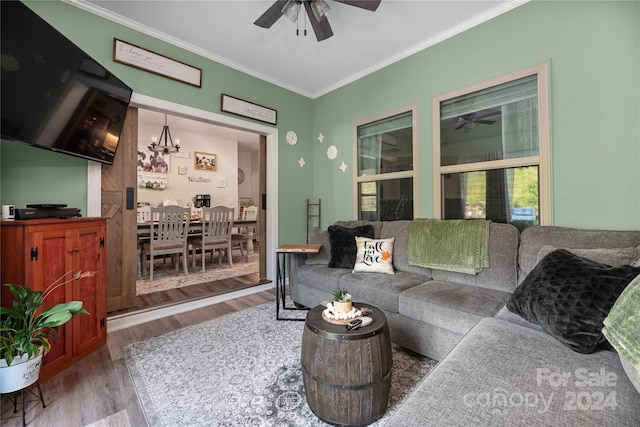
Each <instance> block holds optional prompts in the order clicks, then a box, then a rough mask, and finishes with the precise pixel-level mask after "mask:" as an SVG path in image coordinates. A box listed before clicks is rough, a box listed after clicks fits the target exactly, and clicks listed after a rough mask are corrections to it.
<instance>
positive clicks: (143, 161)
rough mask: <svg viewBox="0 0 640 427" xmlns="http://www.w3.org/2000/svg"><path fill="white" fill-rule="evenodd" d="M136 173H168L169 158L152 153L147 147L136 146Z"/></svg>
mask: <svg viewBox="0 0 640 427" xmlns="http://www.w3.org/2000/svg"><path fill="white" fill-rule="evenodd" d="M137 163H138V167H137V169H138V172H156V173H169V170H170V167H169V166H170V164H171V156H170V155H169V154H164V153H162V152H158V151H153V150H151V147H150V146H149V145H145V144H142V143H139V144H138V162H137Z"/></svg>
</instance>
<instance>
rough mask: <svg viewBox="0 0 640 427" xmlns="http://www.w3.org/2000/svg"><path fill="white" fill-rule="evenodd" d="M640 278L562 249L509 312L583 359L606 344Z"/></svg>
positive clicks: (525, 285)
mask: <svg viewBox="0 0 640 427" xmlns="http://www.w3.org/2000/svg"><path fill="white" fill-rule="evenodd" d="M639 273H640V269H639V268H635V267H632V266H630V265H623V266H619V267H611V266H608V265H606V264H600V263H597V262H595V261H591V260H588V259H586V258H582V257H579V256H577V255H575V254H572V253H571V252H569V251H567V250H564V249H558V250H557V251H554V252H551V253H549V254H548V255H547V256H545V257H544V258H543V259H542V260H541V261H540V263H538V265H536V266H535V267H534V269H533V270H531V273H529V275H527V277H526V278H525V279H524V280H523V281H522V283H521V284H520V285H519V286H518V287H517V288H516V290H515V291H514V292H513V294H512V295H511V297H510V298H509V301H508V302H507V308H508V309H509V310H511V311H512V312H514V313H516V314H519V315H521V316H522V317H524V318H525V319H527V320H528V321H529V322H532V323H536V324H538V325H540V326H541V327H542V328H543V329H544V330H545V331H546V332H547V333H549V334H550V335H552V336H553V337H555V338H556V339H557V340H559V341H560V342H562V343H563V344H564V345H566V346H567V347H569V348H571V349H573V350H575V351H577V352H579V353H591V352H592V351H593V350H594V349H595V348H596V346H597V345H598V344H599V343H600V342H602V341H604V337H603V336H602V326H603V320H604V318H605V317H606V316H607V314H608V313H609V310H610V309H611V307H612V306H613V303H614V302H615V301H616V298H618V295H620V293H621V292H622V291H623V290H624V288H625V287H626V286H627V285H628V284H629V282H630V281H631V280H632V279H633V278H634V277H636V276H637V275H638V274H639Z"/></svg>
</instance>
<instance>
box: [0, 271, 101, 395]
mask: <svg viewBox="0 0 640 427" xmlns="http://www.w3.org/2000/svg"><path fill="white" fill-rule="evenodd" d="M94 274H95V272H78V273H75V274H72V272H68V273H67V274H65V275H63V276H62V277H60V278H59V279H58V280H56V281H55V282H53V283H52V284H51V285H49V287H47V289H46V290H45V291H33V290H31V289H29V288H27V287H25V286H22V285H15V284H5V285H4V286H8V287H9V290H10V291H11V294H12V295H13V298H14V301H13V303H12V305H11V306H10V307H0V393H9V392H12V391H17V390H20V389H22V388H25V387H27V386H29V385H31V384H33V383H35V382H36V381H38V376H39V374H40V365H41V362H42V356H43V355H45V354H47V353H48V352H49V350H50V349H51V344H50V343H49V339H50V338H56V333H57V330H58V327H59V326H62V325H64V324H65V323H67V322H68V321H69V320H71V318H72V317H74V316H76V315H78V314H88V312H87V311H86V310H85V309H84V308H83V307H82V301H70V302H66V303H63V304H57V305H55V306H53V307H49V308H45V309H42V308H43V307H42V306H43V304H44V300H45V298H46V297H47V296H48V295H49V294H50V293H51V292H52V291H53V290H55V289H56V288H58V287H60V286H62V285H64V284H66V283H68V282H70V281H71V280H80V279H83V278H85V277H89V276H92V275H94Z"/></svg>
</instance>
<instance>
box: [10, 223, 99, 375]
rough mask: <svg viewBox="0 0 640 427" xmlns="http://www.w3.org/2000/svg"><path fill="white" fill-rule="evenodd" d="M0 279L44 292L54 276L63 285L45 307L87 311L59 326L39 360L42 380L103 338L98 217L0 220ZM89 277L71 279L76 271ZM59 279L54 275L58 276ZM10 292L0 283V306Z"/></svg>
mask: <svg viewBox="0 0 640 427" xmlns="http://www.w3.org/2000/svg"><path fill="white" fill-rule="evenodd" d="M0 229H1V230H2V236H1V240H0V243H1V248H0V250H1V258H2V262H1V263H2V270H1V280H2V283H17V284H22V285H25V286H27V287H29V288H31V289H34V290H45V289H46V288H47V287H49V285H50V284H52V283H54V282H56V281H57V280H59V281H60V282H63V281H64V280H67V279H72V280H70V281H69V282H68V283H66V284H64V285H63V286H60V287H59V288H57V289H55V290H54V291H53V292H51V294H50V295H49V296H47V298H46V300H45V307H49V306H52V305H55V304H59V303H62V302H67V301H74V300H76V301H82V303H83V305H84V307H85V309H86V310H87V311H88V312H89V315H82V314H81V315H78V316H76V317H74V318H73V319H72V320H71V321H70V322H68V323H67V324H65V325H63V326H61V327H60V328H59V331H58V340H51V351H50V352H49V354H47V355H46V356H45V357H44V359H43V364H42V368H41V371H40V380H41V381H44V380H46V379H48V378H50V377H52V376H53V375H55V374H56V373H58V372H60V371H61V370H62V369H64V368H66V367H68V366H69V365H71V364H72V363H74V362H76V361H77V360H78V359H80V358H82V357H84V356H86V355H87V354H88V353H90V352H92V351H93V350H95V349H97V348H98V347H100V346H102V345H103V344H104V343H105V342H106V339H107V324H106V322H107V263H106V261H107V242H106V238H107V226H106V219H104V218H70V219H42V220H37V219H34V220H26V221H2V222H1V223H0ZM86 271H92V272H96V274H95V275H93V276H90V277H84V278H82V279H73V276H74V275H75V274H77V273H78V272H86ZM63 276H64V278H63V279H60V278H61V277H63ZM11 300H12V296H11V293H10V292H9V289H8V288H7V287H6V286H3V287H2V305H9V304H11V302H10V301H11Z"/></svg>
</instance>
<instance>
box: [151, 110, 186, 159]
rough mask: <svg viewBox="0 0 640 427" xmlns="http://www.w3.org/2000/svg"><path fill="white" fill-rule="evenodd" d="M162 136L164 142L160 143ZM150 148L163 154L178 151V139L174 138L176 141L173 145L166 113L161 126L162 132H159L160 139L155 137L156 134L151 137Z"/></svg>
mask: <svg viewBox="0 0 640 427" xmlns="http://www.w3.org/2000/svg"><path fill="white" fill-rule="evenodd" d="M163 137H164V144H162V138H163ZM169 144H171V145H169ZM151 150H152V151H159V152H162V153H164V154H168V153H176V152H178V151H180V139H179V138H176V143H175V145H174V143H173V138H171V132H170V131H169V125H167V114H166V113H165V115H164V126H163V127H162V132H161V133H160V139H158V138H156V136H152V137H151Z"/></svg>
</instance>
